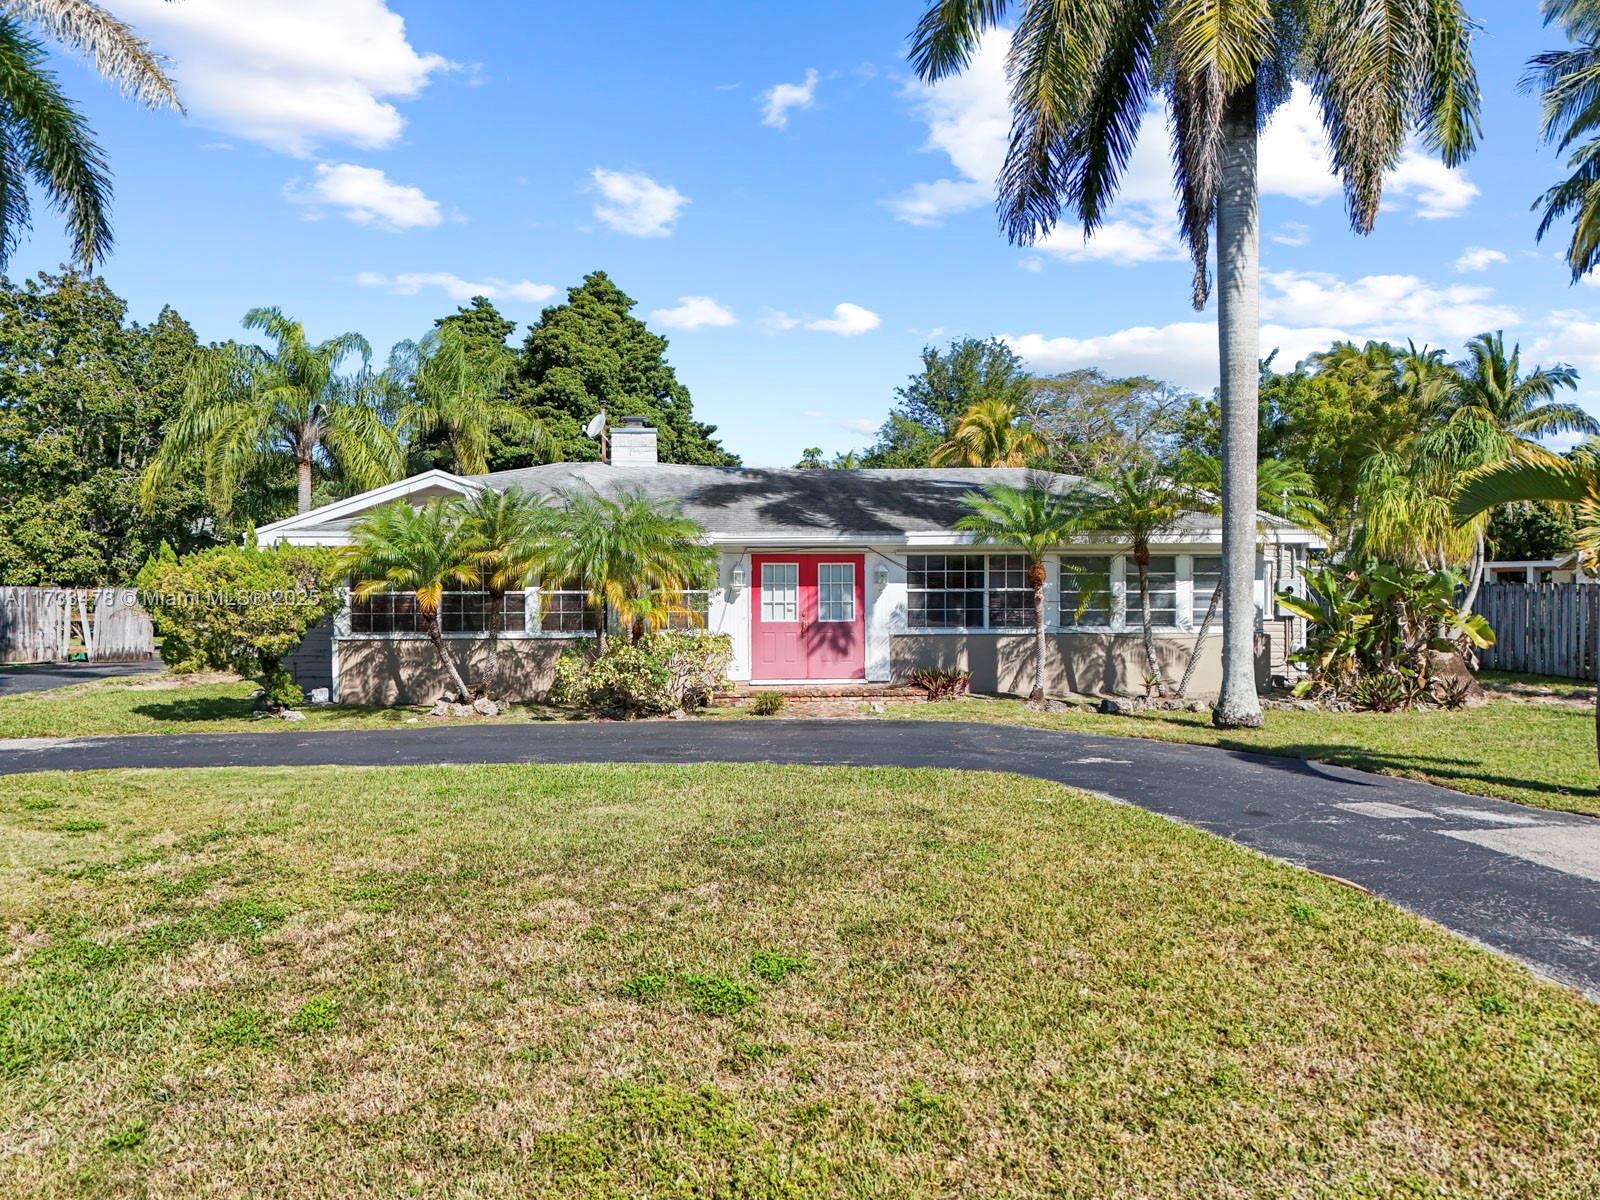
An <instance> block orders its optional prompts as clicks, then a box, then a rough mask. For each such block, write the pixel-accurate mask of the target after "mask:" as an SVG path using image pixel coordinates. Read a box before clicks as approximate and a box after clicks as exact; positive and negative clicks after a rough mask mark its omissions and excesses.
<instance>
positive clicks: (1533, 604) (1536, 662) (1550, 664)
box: [1474, 583, 1600, 679]
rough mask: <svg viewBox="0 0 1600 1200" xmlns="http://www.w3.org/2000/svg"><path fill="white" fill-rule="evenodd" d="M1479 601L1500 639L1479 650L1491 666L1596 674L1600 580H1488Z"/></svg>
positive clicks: (1530, 671) (1580, 676) (1480, 609)
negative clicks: (1485, 648)
mask: <svg viewBox="0 0 1600 1200" xmlns="http://www.w3.org/2000/svg"><path fill="white" fill-rule="evenodd" d="M1474 607H1475V609H1476V611H1477V612H1480V613H1482V614H1483V616H1484V618H1485V619H1486V620H1487V621H1488V622H1489V624H1490V625H1491V626H1492V627H1493V628H1494V645H1492V646H1490V647H1489V648H1488V649H1487V650H1482V651H1480V652H1479V661H1480V662H1481V663H1482V664H1483V665H1484V666H1485V667H1492V668H1494V669H1495V670H1498V671H1525V672H1527V673H1528V674H1531V675H1557V676H1561V677H1563V678H1566V679H1593V678H1594V677H1595V645H1594V640H1595V632H1596V629H1597V627H1600V584H1593V583H1486V584H1484V585H1483V587H1482V588H1480V589H1479V591H1478V601H1477V604H1476V605H1475V606H1474Z"/></svg>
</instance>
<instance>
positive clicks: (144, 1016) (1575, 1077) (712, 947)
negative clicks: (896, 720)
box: [0, 766, 1600, 1200]
mask: <svg viewBox="0 0 1600 1200" xmlns="http://www.w3.org/2000/svg"><path fill="white" fill-rule="evenodd" d="M64 820H72V821H75V822H78V823H81V824H84V825H87V824H88V823H91V822H92V823H97V824H99V825H101V826H103V828H100V829H97V830H92V831H91V830H88V829H85V831H84V832H82V833H74V834H68V833H63V832H59V831H57V830H56V829H55V826H56V825H57V824H58V823H60V822H61V821H64ZM0 930H4V931H5V932H4V946H3V947H0V1080H3V1082H0V1131H3V1132H0V1193H4V1194H8V1195H19V1196H20V1195H29V1196H68V1195H74V1196H91V1197H110V1196H141V1197H143V1196H151V1197H178V1196H190V1195H195V1194H198V1193H201V1192H204V1193H205V1194H206V1195H209V1196H215V1197H246V1196H261V1195H273V1196H284V1197H312V1196H316V1197H351V1196H354V1197H359V1196H391V1195H395V1194H413V1195H429V1196H433V1195H441V1196H442V1195H449V1196H495V1195H537V1196H555V1197H601V1196H616V1197H623V1196H636V1195H652V1196H682V1197H688V1196H699V1197H713V1196H723V1197H733V1196H773V1197H789V1198H800V1197H822V1196H860V1197H865V1196H873V1197H898V1196H908V1197H909V1196H925V1195H933V1194H939V1195H957V1194H959V1195H965V1196H994V1197H1001V1196H1005V1197H1017V1196H1045V1195H1049V1196H1061V1197H1085V1198H1087V1197H1098V1196H1109V1195H1116V1196H1124V1197H1155V1196H1160V1197H1187V1196H1218V1197H1228V1198H1230V1200H1236V1198H1240V1197H1274V1198H1276V1197H1323V1196H1328V1197H1332V1196H1338V1197H1346V1196H1350V1197H1356V1196H1359V1197H1376V1196H1424V1195H1426V1196H1430V1197H1437V1196H1465V1195H1475V1196H1506V1197H1527V1198H1530V1200H1531V1198H1533V1197H1539V1198H1541V1200H1545V1198H1561V1197H1573V1198H1577V1197H1589V1196H1593V1195H1594V1194H1596V1190H1597V1189H1600V1007H1597V1006H1594V1005H1591V1004H1589V1003H1587V1002H1585V1001H1583V1000H1581V999H1579V998H1578V997H1577V996H1575V995H1574V994H1572V993H1570V992H1568V991H1565V990H1563V989H1560V988H1557V987H1554V986H1552V985H1548V984H1544V983H1541V982H1539V981H1537V980H1535V979H1534V978H1533V977H1532V976H1531V975H1529V973H1528V972H1526V971H1525V970H1523V969H1522V968H1520V967H1518V966H1516V965H1514V964H1512V963H1510V962H1508V961H1505V960H1503V959H1500V958H1498V957H1496V956H1494V955H1491V954H1489V953H1487V952H1485V951H1482V950H1479V949H1477V948H1475V947H1473V946H1470V945H1468V944H1467V943H1465V942H1463V941H1461V940H1459V939H1456V938H1454V937H1452V936H1450V935H1448V934H1446V933H1444V932H1442V931H1441V930H1439V929H1438V928H1436V927H1434V926H1431V925H1429V924H1427V923H1425V922H1422V921H1420V920H1417V919H1415V918H1413V917H1411V916H1409V915H1407V914H1405V913H1403V912H1401V911H1399V910H1397V909H1395V908H1393V907H1391V906H1389V905H1387V904H1384V903H1382V902H1380V901H1376V900H1373V899H1371V898H1369V897H1366V896H1364V895H1362V894H1360V893H1357V892H1355V891H1353V890H1350V889H1348V888H1344V887H1341V886H1339V885H1337V884H1335V883H1333V882H1331V881H1328V880H1325V879H1322V878H1319V877H1316V876H1312V875H1309V874H1307V873H1304V872H1300V871H1296V870H1294V869H1292V868H1289V867H1286V866H1283V865H1280V864H1276V863H1273V862H1270V861H1268V860H1266V859H1263V858H1261V857H1259V856H1256V855H1253V854H1251V853H1249V852H1247V851H1244V850H1241V849H1239V848H1237V847H1235V846H1232V845H1230V844H1228V843H1226V842H1223V841H1221V840H1218V839H1215V838H1212V837H1209V836H1207V835H1205V834H1202V833H1199V832H1196V831H1194V830H1190V829H1187V828H1184V827H1181V826H1177V825H1173V824H1170V823H1168V822H1165V821H1163V820H1161V819H1159V818H1157V817H1154V816H1152V815H1150V814H1147V813H1143V812H1140V811H1138V810H1136V809H1131V808H1128V807H1124V806H1120V805H1115V804H1111V803H1109V802H1105V801H1101V800H1097V799H1094V798H1092V797H1089V796H1086V795H1083V794H1082V793H1077V792H1073V791H1070V790H1067V789H1064V788H1060V787H1056V786H1052V785H1046V784H1042V783H1039V782H1035V781H1031V780H1023V779H1019V778H1015V777H1009V776H997V775H981V774H962V773H950V772H937V771H920V772H913V771H890V770H870V771H859V770H857V771H851V770H842V769H825V768H806V767H788V768H771V767H759V766H709V767H620V766H597V767H576V768H554V767H434V768H404V769H401V768H386V769H331V768H330V769H317V770H298V771H291V770H266V771H247V770H218V771H210V772H157V771H150V772H123V773H103V774H91V775H76V776H69V775H37V776H28V777H24V778H19V779H16V780H14V781H8V783H7V787H6V789H5V791H4V793H3V795H0Z"/></svg>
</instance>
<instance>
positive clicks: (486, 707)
mask: <svg viewBox="0 0 1600 1200" xmlns="http://www.w3.org/2000/svg"><path fill="white" fill-rule="evenodd" d="M472 711H473V712H475V713H477V714H478V716H480V717H498V716H499V715H500V706H499V705H498V704H496V703H495V702H494V701H493V700H491V699H489V697H487V696H479V697H478V698H477V699H476V700H474V701H473V702H472Z"/></svg>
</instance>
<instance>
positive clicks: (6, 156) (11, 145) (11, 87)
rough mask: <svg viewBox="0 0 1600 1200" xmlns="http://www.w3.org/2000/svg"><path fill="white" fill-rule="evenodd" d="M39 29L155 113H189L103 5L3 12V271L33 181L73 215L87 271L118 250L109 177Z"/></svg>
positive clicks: (48, 5) (23, 1)
mask: <svg viewBox="0 0 1600 1200" xmlns="http://www.w3.org/2000/svg"><path fill="white" fill-rule="evenodd" d="M33 30H37V31H39V32H42V33H44V34H46V35H47V36H49V37H50V38H52V39H54V40H56V41H58V42H61V43H62V44H64V45H66V46H70V47H71V48H73V49H75V50H77V51H79V52H80V53H82V54H84V55H86V56H87V57H89V58H92V59H93V60H94V65H95V69H96V70H98V71H99V72H100V74H102V75H104V76H105V77H106V78H107V79H109V80H111V82H113V83H115V84H117V85H118V86H119V87H120V88H121V89H122V91H123V93H124V94H126V95H131V96H133V97H135V98H137V99H138V100H140V101H142V102H143V103H145V104H146V105H148V106H150V107H151V108H174V109H177V110H178V111H180V112H181V111H182V109H183V106H182V105H181V104H179V103H178V93H177V90H176V89H175V88H174V87H173V85H172V80H170V79H168V78H167V74H166V71H165V63H164V62H163V60H162V59H161V57H160V56H159V55H157V54H155V53H154V52H153V51H152V50H151V49H150V47H149V45H147V44H146V43H145V41H144V40H143V39H142V38H140V37H139V35H138V34H136V33H134V31H133V30H132V29H130V28H129V27H128V26H127V25H126V24H124V23H123V22H122V21H119V20H118V19H117V18H116V17H114V16H112V15H111V14H110V13H108V12H107V11H106V10H105V9H103V8H101V7H100V6H99V5H97V4H92V3H89V0H6V2H5V3H4V4H0V269H4V267H5V265H6V262H7V260H8V259H9V258H10V257H11V252H12V251H13V250H15V249H16V246H17V242H18V241H19V240H20V238H21V237H22V234H23V233H24V231H26V230H27V229H28V227H29V226H30V224H31V223H32V220H31V216H32V214H31V207H30V205H29V203H28V185H29V184H30V183H32V184H33V185H34V186H35V187H37V188H38V189H39V190H40V191H42V192H43V193H44V194H45V196H46V197H47V198H48V199H49V200H50V202H51V204H52V205H54V206H55V207H56V208H58V209H60V210H61V211H62V212H63V213H64V214H65V215H66V219H67V230H68V234H69V236H70V237H71V239H72V249H73V254H74V256H75V257H76V258H77V260H78V262H79V263H81V264H82V265H83V266H84V267H85V268H88V267H91V266H93V265H94V264H95V263H97V262H99V261H100V260H101V259H102V258H104V257H105V256H106V254H107V252H108V251H109V250H110V249H111V212H110V209H111V174H110V170H109V169H108V167H107V165H106V159H105V154H104V153H103V152H102V151H101V149H100V146H99V144H98V143H97V142H96V141H95V139H94V133H93V131H91V130H90V128H89V126H88V125H87V124H86V123H85V122H84V119H83V116H82V115H81V114H80V113H79V112H78V110H77V109H76V108H75V107H73V104H72V101H70V100H68V99H67V97H66V95H65V93H63V92H62V91H61V88H60V86H59V85H58V84H57V82H56V77H55V74H54V73H53V72H51V71H50V70H49V69H48V68H47V67H46V66H45V62H46V56H45V49H44V46H43V45H42V44H41V43H40V42H39V41H38V39H37V38H36V37H34V36H33V32H32V31H33Z"/></svg>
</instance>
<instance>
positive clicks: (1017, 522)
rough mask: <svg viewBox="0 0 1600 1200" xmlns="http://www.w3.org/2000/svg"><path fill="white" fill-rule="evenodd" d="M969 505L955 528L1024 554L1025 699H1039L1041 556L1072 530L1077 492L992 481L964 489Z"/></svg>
mask: <svg viewBox="0 0 1600 1200" xmlns="http://www.w3.org/2000/svg"><path fill="white" fill-rule="evenodd" d="M963 502H964V503H965V504H966V506H967V507H968V508H969V509H971V510H972V511H971V512H970V513H968V514H967V515H966V516H964V517H962V518H961V519H960V520H958V521H957V522H956V528H957V529H959V530H961V531H963V532H965V533H970V534H972V535H973V540H974V541H976V542H979V543H981V544H985V545H998V546H1015V547H1016V548H1017V549H1018V550H1020V551H1021V552H1022V553H1023V555H1024V556H1025V557H1026V558H1027V560H1028V586H1029V587H1031V588H1032V589H1033V642H1034V660H1033V690H1032V691H1031V692H1029V693H1028V703H1029V704H1033V705H1041V704H1043V703H1044V675H1045V645H1046V641H1045V612H1044V577H1045V569H1044V561H1045V556H1046V555H1048V554H1049V553H1050V551H1052V550H1054V549H1056V548H1058V547H1059V546H1061V545H1062V543H1064V542H1065V541H1066V540H1067V539H1068V538H1069V537H1071V536H1072V534H1073V533H1075V532H1076V531H1077V529H1078V527H1079V525H1080V523H1081V519H1082V515H1083V501H1082V498H1081V497H1076V496H1067V495H1063V494H1062V493H1060V492H1057V491H1055V490H1053V489H1052V488H1051V487H1050V486H1049V485H1048V484H1046V483H1044V482H1041V481H1036V480H1032V479H1030V480H1029V481H1028V485H1027V486H1026V487H1020V488H1018V487H1009V486H1007V485H1005V484H994V485H993V486H991V487H989V488H986V489H985V490H983V491H981V492H969V493H968V494H967V496H966V497H965V499H964V501H963Z"/></svg>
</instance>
